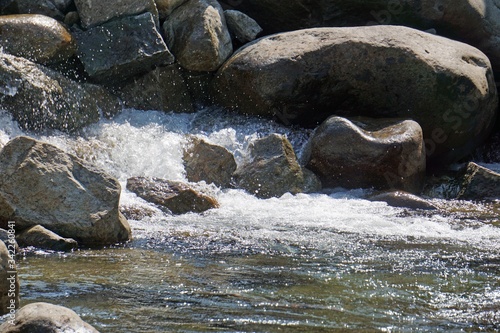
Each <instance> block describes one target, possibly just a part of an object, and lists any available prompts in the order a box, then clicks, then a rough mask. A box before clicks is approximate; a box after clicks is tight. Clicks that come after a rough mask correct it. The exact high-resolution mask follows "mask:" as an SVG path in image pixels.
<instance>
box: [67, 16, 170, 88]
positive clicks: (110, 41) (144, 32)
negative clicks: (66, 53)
mask: <svg viewBox="0 0 500 333" xmlns="http://www.w3.org/2000/svg"><path fill="white" fill-rule="evenodd" d="M110 7H112V6H110ZM76 39H77V43H78V52H77V53H78V58H79V59H80V60H81V61H82V63H83V65H84V67H85V71H86V72H87V73H88V74H89V76H90V77H92V78H94V79H96V80H100V81H105V80H111V81H120V80H123V79H124V78H127V77H131V76H133V75H136V74H140V73H143V72H147V71H149V70H151V69H152V68H153V67H154V66H160V65H168V64H171V63H173V62H174V58H173V56H172V54H171V53H170V51H169V50H168V48H167V46H166V45H165V43H164V41H163V38H162V37H161V35H160V33H159V32H158V30H157V26H156V24H155V22H154V20H153V16H152V15H151V13H149V12H148V13H144V14H141V15H137V16H126V17H123V18H120V19H116V20H113V21H110V22H107V23H104V24H102V25H99V26H96V27H93V28H90V29H89V30H87V31H80V32H78V33H77V34H76Z"/></svg>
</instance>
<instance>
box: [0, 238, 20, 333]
mask: <svg viewBox="0 0 500 333" xmlns="http://www.w3.org/2000/svg"><path fill="white" fill-rule="evenodd" d="M14 248H15V245H14V244H12V243H7V244H6V243H4V242H3V241H1V240H0V315H4V314H9V317H12V316H14V315H15V312H16V309H17V308H18V307H19V277H18V276H17V271H16V262H15V260H14V258H13V257H12V256H11V254H13V253H14ZM0 332H2V333H3V332H4V331H2V330H0Z"/></svg>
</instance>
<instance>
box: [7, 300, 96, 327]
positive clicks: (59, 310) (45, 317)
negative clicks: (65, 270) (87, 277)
mask: <svg viewBox="0 0 500 333" xmlns="http://www.w3.org/2000/svg"><path fill="white" fill-rule="evenodd" d="M0 331H1V332H2V333H34V332H36V333H54V332H57V333H73V332H78V333H99V332H98V331H97V330H96V329H95V328H94V327H92V326H90V325H89V324H87V323H86V322H84V321H83V320H82V319H81V318H80V317H79V316H78V315H77V314H76V313H75V312H74V311H73V310H71V309H68V308H65V307H63V306H59V305H53V304H49V303H42V302H39V303H31V304H28V305H25V306H23V307H22V308H21V309H19V311H18V312H17V313H16V316H15V319H12V320H8V321H6V322H4V323H3V324H2V325H0Z"/></svg>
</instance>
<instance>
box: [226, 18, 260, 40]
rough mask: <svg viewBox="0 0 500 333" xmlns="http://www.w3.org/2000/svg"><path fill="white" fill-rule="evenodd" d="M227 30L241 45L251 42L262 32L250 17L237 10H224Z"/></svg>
mask: <svg viewBox="0 0 500 333" xmlns="http://www.w3.org/2000/svg"><path fill="white" fill-rule="evenodd" d="M224 16H225V17H226V23H227V28H228V29H229V32H230V33H231V34H232V35H233V36H234V37H235V38H236V39H237V40H238V41H240V42H241V43H247V42H251V41H253V40H254V39H255V38H257V36H258V35H259V34H260V33H261V32H262V28H261V27H260V25H259V24H258V23H257V22H256V21H255V20H254V19H253V18H251V17H250V16H248V15H246V14H245V13H242V12H240V11H237V10H225V11H224Z"/></svg>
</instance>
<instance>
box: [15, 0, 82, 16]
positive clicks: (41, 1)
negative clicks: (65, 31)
mask: <svg viewBox="0 0 500 333" xmlns="http://www.w3.org/2000/svg"><path fill="white" fill-rule="evenodd" d="M70 1H72V0H37V1H33V0H14V2H15V6H16V9H15V13H16V14H39V15H44V16H48V17H51V18H53V19H56V20H58V21H62V20H63V19H64V14H65V13H66V11H67V9H68V7H69V5H70Z"/></svg>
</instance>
